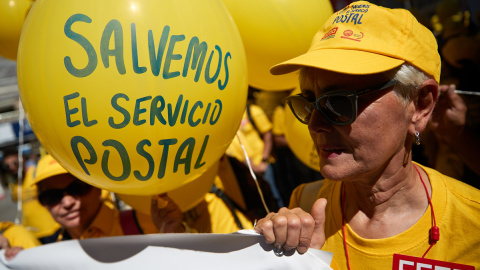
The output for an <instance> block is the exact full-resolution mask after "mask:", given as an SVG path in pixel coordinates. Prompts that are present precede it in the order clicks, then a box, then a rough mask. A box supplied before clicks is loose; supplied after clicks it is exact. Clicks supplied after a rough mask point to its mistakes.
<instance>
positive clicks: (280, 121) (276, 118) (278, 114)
mask: <svg viewBox="0 0 480 270" xmlns="http://www.w3.org/2000/svg"><path fill="white" fill-rule="evenodd" d="M272 122H273V129H272V133H273V135H284V134H285V108H284V107H283V106H277V107H275V110H274V111H273V116H272Z"/></svg>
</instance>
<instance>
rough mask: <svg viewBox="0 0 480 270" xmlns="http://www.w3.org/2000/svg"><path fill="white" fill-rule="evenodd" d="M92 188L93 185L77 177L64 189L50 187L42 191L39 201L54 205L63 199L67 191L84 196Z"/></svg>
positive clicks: (46, 204)
mask: <svg viewBox="0 0 480 270" xmlns="http://www.w3.org/2000/svg"><path fill="white" fill-rule="evenodd" d="M90 190H92V186H91V185H89V184H87V183H85V182H83V181H81V180H78V179H77V180H75V181H73V182H72V183H71V184H70V185H68V186H67V187H66V188H64V189H48V190H45V191H42V192H41V193H40V194H39V195H38V201H39V202H40V204H42V205H44V206H52V205H56V204H58V203H59V202H60V201H61V200H62V199H63V196H64V195H65V193H66V194H69V195H71V196H74V197H76V196H83V195H85V194H87V193H88V192H90Z"/></svg>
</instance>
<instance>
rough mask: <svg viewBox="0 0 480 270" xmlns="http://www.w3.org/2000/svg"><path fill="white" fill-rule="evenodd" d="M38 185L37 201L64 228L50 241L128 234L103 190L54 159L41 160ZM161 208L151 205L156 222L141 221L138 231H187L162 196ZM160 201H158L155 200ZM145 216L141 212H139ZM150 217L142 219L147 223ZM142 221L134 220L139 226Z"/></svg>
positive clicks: (173, 204)
mask: <svg viewBox="0 0 480 270" xmlns="http://www.w3.org/2000/svg"><path fill="white" fill-rule="evenodd" d="M33 183H34V184H36V185H37V189H38V200H39V202H40V203H41V204H42V205H43V206H45V207H46V208H47V209H48V211H49V212H50V214H51V215H52V217H53V219H54V220H55V221H56V222H58V223H59V224H60V225H61V228H60V229H59V230H58V231H57V232H56V235H55V237H53V238H50V239H51V241H62V240H68V239H87V238H98V237H106V236H120V235H126V234H128V233H127V232H126V229H127V228H128V227H126V225H125V224H124V223H122V213H121V212H120V211H119V210H118V209H116V208H114V207H112V204H111V203H109V202H105V200H104V199H103V198H102V194H101V193H102V191H101V189H98V188H96V187H93V186H91V185H89V184H87V183H85V182H83V181H81V180H80V179H77V178H76V177H75V176H73V175H72V174H70V173H69V172H68V171H67V170H65V169H64V168H63V167H62V166H61V165H60V164H58V163H57V161H55V159H53V157H52V156H50V155H46V156H44V157H42V158H41V159H40V161H39V162H38V165H37V169H36V172H35V178H34V181H33ZM160 198H161V199H162V205H161V206H160V205H159V203H156V202H155V203H152V206H154V207H152V215H151V216H152V217H153V220H151V222H149V223H145V222H142V224H140V225H139V227H140V228H139V230H138V231H139V232H143V233H147V234H148V233H158V232H163V233H179V232H185V227H184V225H183V223H182V213H181V211H180V209H179V208H178V206H177V205H176V204H175V202H173V201H172V200H171V199H170V198H168V197H167V196H165V195H161V196H160ZM156 199H157V198H155V200H156ZM136 214H137V215H136V216H137V217H138V215H140V216H141V215H142V214H141V213H136ZM147 219H149V217H148V216H147V217H143V218H142V220H147ZM139 220H140V219H139V218H137V220H134V221H133V223H137V222H138V221H139Z"/></svg>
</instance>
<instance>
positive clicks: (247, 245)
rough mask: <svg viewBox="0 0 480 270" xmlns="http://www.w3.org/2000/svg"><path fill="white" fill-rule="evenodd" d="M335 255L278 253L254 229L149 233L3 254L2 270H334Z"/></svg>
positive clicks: (60, 243)
mask: <svg viewBox="0 0 480 270" xmlns="http://www.w3.org/2000/svg"><path fill="white" fill-rule="evenodd" d="M332 255H333V254H332V253H330V252H326V251H321V250H316V249H309V250H308V252H307V253H305V254H303V255H300V254H298V253H297V252H285V254H283V255H282V256H277V255H275V253H274V251H273V246H272V245H268V244H266V243H265V241H264V237H263V236H260V235H258V234H256V233H255V232H254V231H253V230H242V231H239V232H236V233H232V234H150V235H132V236H119V237H105V238H96V239H86V240H70V241H63V242H57V243H52V244H47V245H43V246H39V247H36V248H31V249H27V250H22V251H20V253H19V254H18V255H17V256H16V257H15V258H14V259H12V260H8V261H7V260H6V259H5V256H4V254H3V252H2V253H1V254H0V261H1V263H0V269H48V270H54V269H61V270H64V269H69V270H70V269H72V270H75V269H81V270H85V269H116V270H118V269H128V270H131V269H133V270H144V269H167V270H171V269H179V270H180V269H181V270H184V269H206V270H215V269H229V270H236V269H238V270H253V269H262V270H263V269H275V270H280V269H302V270H308V269H312V270H313V269H314V270H327V269H329V270H331V268H330V262H331V260H332Z"/></svg>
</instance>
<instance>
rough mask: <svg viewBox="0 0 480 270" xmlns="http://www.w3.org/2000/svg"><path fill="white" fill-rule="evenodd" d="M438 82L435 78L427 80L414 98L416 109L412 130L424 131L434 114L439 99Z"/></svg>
mask: <svg viewBox="0 0 480 270" xmlns="http://www.w3.org/2000/svg"><path fill="white" fill-rule="evenodd" d="M438 93H439V92H438V83H437V82H436V81H435V80H433V79H428V80H426V81H425V82H424V83H423V84H422V86H420V89H418V93H417V96H416V98H415V99H414V101H413V102H414V104H413V105H414V106H415V111H414V113H413V115H412V125H411V129H412V130H410V132H411V133H412V134H414V133H415V132H420V133H421V132H422V131H423V130H424V129H425V127H426V126H427V123H428V121H429V119H430V117H431V115H432V112H433V109H434V108H435V103H436V102H437V99H438Z"/></svg>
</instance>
